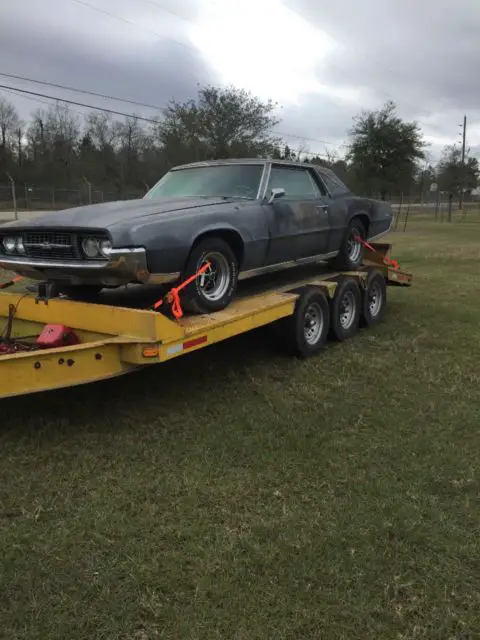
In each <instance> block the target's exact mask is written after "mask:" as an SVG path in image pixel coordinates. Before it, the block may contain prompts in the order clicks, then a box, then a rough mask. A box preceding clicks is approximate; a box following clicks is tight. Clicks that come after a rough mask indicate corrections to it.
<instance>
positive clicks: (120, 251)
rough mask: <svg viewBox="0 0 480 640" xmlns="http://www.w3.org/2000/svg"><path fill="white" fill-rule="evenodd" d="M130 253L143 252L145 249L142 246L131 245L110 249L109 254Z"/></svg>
mask: <svg viewBox="0 0 480 640" xmlns="http://www.w3.org/2000/svg"><path fill="white" fill-rule="evenodd" d="M130 253H145V254H146V251H145V249H144V248H143V247H133V248H126V249H112V250H111V251H110V255H111V256H113V255H119V254H121V255H125V254H127V255H128V254H130Z"/></svg>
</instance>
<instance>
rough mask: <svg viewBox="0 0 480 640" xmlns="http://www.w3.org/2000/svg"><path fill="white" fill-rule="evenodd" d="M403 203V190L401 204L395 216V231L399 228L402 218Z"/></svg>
mask: <svg viewBox="0 0 480 640" xmlns="http://www.w3.org/2000/svg"><path fill="white" fill-rule="evenodd" d="M402 205H403V191H402V193H401V194H400V204H399V206H398V209H397V217H396V218H395V227H394V228H393V230H394V231H396V230H397V227H398V223H399V221H400V218H401V216H402Z"/></svg>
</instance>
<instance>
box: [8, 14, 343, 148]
mask: <svg viewBox="0 0 480 640" xmlns="http://www.w3.org/2000/svg"><path fill="white" fill-rule="evenodd" d="M155 4H156V3H155ZM0 76H2V77H5V78H11V79H13V80H21V81H22V82H32V83H35V84H40V85H44V86H47V87H54V88H56V89H62V90H66V91H73V92H75V93H81V94H84V95H90V96H95V97H97V98H102V99H104V100H112V101H115V102H124V103H126V104H131V105H134V106H138V107H144V108H147V109H153V110H155V111H161V112H163V111H164V109H165V107H160V106H159V105H153V104H148V103H145V102H137V101H136V100H130V99H127V98H119V97H118V96H111V95H108V94H105V93H97V92H95V91H90V90H88V89H80V88H78V87H71V86H68V85H64V84H58V83H56V82H50V81H47V80H37V79H35V78H27V77H26V76H19V75H15V74H13V73H3V72H0ZM10 90H13V91H20V89H14V88H13V87H12V88H11V89H10ZM50 99H52V100H61V101H63V102H67V101H66V100H64V99H63V98H54V97H51V98H50ZM72 104H73V101H72ZM81 106H83V105H81ZM88 108H94V107H91V106H90V105H89V106H88ZM135 117H136V116H135ZM139 119H141V118H139ZM272 133H273V134H274V135H279V136H282V137H284V138H295V139H296V140H304V141H306V142H317V143H319V144H328V145H330V146H336V145H335V144H334V143H333V142H329V141H328V140H320V139H318V138H309V137H308V136H300V135H297V134H295V133H287V132H284V131H273V132H272Z"/></svg>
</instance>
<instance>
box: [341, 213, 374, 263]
mask: <svg viewBox="0 0 480 640" xmlns="http://www.w3.org/2000/svg"><path fill="white" fill-rule="evenodd" d="M366 237H367V232H366V230H365V225H364V224H363V222H362V221H361V220H360V218H354V219H353V220H352V221H351V222H350V224H349V225H348V227H347V229H346V232H345V235H344V237H343V240H342V244H341V246H340V251H339V253H338V255H337V256H336V258H335V259H334V261H333V265H334V266H335V268H336V269H341V270H344V271H353V270H355V269H358V268H359V267H360V266H361V265H362V263H363V256H364V254H365V246H364V245H363V244H362V242H361V241H365V240H366Z"/></svg>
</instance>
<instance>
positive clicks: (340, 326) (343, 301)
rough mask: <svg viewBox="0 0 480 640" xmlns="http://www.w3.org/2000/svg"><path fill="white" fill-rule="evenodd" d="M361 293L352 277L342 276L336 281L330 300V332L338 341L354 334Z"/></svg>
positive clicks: (357, 324)
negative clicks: (333, 293)
mask: <svg viewBox="0 0 480 640" xmlns="http://www.w3.org/2000/svg"><path fill="white" fill-rule="evenodd" d="M361 305H362V295H361V292H360V287H359V286H358V283H357V281H356V280H354V279H353V278H345V277H342V278H340V280H339V281H338V284H337V288H336V290H335V295H334V297H333V300H332V301H331V302H330V332H331V335H332V338H333V339H334V340H337V341H339V342H341V341H343V340H347V339H348V338H351V337H352V336H354V335H355V334H356V333H357V331H358V328H359V324H360V313H361Z"/></svg>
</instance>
